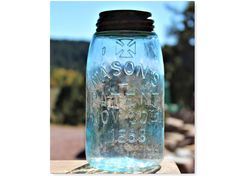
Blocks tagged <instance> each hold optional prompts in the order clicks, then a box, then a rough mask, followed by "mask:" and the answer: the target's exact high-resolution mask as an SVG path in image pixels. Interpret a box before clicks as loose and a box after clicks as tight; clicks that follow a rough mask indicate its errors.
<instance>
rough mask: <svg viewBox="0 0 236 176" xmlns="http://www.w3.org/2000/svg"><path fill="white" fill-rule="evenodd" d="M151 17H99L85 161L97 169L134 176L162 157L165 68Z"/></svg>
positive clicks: (127, 13)
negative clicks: (132, 174)
mask: <svg viewBox="0 0 236 176" xmlns="http://www.w3.org/2000/svg"><path fill="white" fill-rule="evenodd" d="M149 16H151V14H150V13H149V12H143V11H133V10H119V11H105V12H102V13H100V19H99V20H98V23H97V32H96V33H95V34H94V36H93V40H92V42H91V43H90V48H89V54H88V60H87V70H86V159H87V161H88V162H89V164H90V165H91V166H93V167H95V168H98V169H101V170H107V171H112V172H128V173H135V172H138V171H144V170H146V169H151V168H154V167H159V166H160V162H161V160H162V159H163V150H164V123H163V121H164V66H163V59H162V52H161V46H160V43H159V41H158V37H157V35H156V34H155V33H154V32H153V31H152V30H153V20H150V19H148V17H149ZM121 19H122V20H121Z"/></svg>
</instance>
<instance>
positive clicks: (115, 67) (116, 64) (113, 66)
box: [111, 61, 122, 76]
mask: <svg viewBox="0 0 236 176" xmlns="http://www.w3.org/2000/svg"><path fill="white" fill-rule="evenodd" d="M111 69H112V70H115V71H116V72H114V73H113V75H114V76H120V74H121V69H122V68H121V64H120V62H118V61H114V62H112V63H111Z"/></svg>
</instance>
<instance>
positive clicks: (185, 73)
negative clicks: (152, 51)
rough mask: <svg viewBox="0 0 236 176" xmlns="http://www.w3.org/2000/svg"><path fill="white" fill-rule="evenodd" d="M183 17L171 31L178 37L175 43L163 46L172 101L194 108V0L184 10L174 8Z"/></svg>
mask: <svg viewBox="0 0 236 176" xmlns="http://www.w3.org/2000/svg"><path fill="white" fill-rule="evenodd" d="M172 11H173V13H175V15H179V16H182V17H183V20H182V22H181V23H180V24H174V25H173V26H171V28H170V31H169V36H170V37H175V38H176V43H175V44H174V45H165V46H164V47H163V56H164V62H165V74H166V79H167V80H168V82H169V83H170V92H171V101H172V102H173V103H177V104H179V105H180V106H183V107H187V108H190V109H192V110H193V109H194V45H195V42H194V2H189V3H188V5H187V7H186V9H185V10H184V12H182V13H181V12H178V11H176V10H173V9H172Z"/></svg>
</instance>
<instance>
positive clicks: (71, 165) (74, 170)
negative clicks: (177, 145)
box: [51, 159, 180, 174]
mask: <svg viewBox="0 0 236 176" xmlns="http://www.w3.org/2000/svg"><path fill="white" fill-rule="evenodd" d="M51 173H52V174H85V173H87V174H93V173H94V174H101V173H109V172H105V171H99V170H96V169H94V168H91V167H90V166H89V165H88V163H87V161H86V160H51ZM144 173H152V174H153V173H157V174H180V171H179V169H178V167H177V165H176V163H175V162H174V161H171V160H167V159H164V160H163V161H162V163H161V168H153V169H152V170H148V171H146V172H144Z"/></svg>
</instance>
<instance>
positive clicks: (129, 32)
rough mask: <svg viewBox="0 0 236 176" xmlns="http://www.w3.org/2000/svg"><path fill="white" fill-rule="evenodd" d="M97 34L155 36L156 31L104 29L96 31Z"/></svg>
mask: <svg viewBox="0 0 236 176" xmlns="http://www.w3.org/2000/svg"><path fill="white" fill-rule="evenodd" d="M94 35H96V36H150V35H153V36H155V35H156V33H155V32H148V31H134V30H114V31H102V32H96V33H95V34H94Z"/></svg>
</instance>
